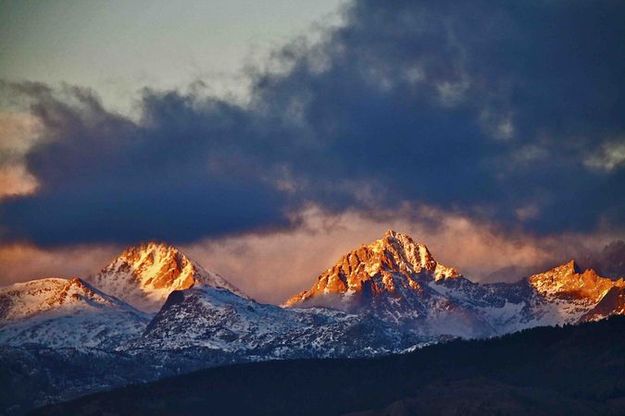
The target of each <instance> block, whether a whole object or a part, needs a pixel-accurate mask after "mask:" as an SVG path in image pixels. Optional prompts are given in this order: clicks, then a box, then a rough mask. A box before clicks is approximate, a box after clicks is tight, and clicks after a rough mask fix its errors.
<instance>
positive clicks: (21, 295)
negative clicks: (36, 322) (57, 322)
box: [0, 278, 125, 322]
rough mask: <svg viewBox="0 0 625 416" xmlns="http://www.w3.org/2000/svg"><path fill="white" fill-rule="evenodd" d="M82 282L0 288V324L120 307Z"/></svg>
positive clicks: (48, 281) (59, 280)
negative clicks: (78, 310)
mask: <svg viewBox="0 0 625 416" xmlns="http://www.w3.org/2000/svg"><path fill="white" fill-rule="evenodd" d="M123 306H125V305H124V303H123V302H120V301H119V300H118V299H115V298H113V297H110V296H107V295H106V294H104V293H102V292H100V291H99V290H97V289H95V288H93V287H91V286H90V285H89V284H87V283H85V282H84V281H82V280H81V279H78V278H72V279H63V278H47V279H39V280H31V281H29V282H25V283H16V284H13V285H10V286H7V287H3V288H1V289H0V322H9V321H14V320H19V319H25V318H28V317H31V316H34V315H37V314H40V313H42V312H47V311H51V310H55V309H58V308H64V309H71V308H91V309H97V308H101V307H123Z"/></svg>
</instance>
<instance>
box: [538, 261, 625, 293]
mask: <svg viewBox="0 0 625 416" xmlns="http://www.w3.org/2000/svg"><path fill="white" fill-rule="evenodd" d="M528 282H529V284H530V285H531V286H532V287H534V289H535V290H536V291H537V292H539V293H541V294H542V295H545V296H548V297H559V298H567V299H570V298H577V299H580V300H586V301H588V302H593V303H596V302H598V301H599V300H600V299H601V298H602V297H603V296H604V295H605V294H606V293H607V292H608V291H609V290H610V289H611V288H612V287H622V286H624V282H623V279H620V280H611V279H608V278H605V277H601V276H599V275H598V274H597V273H596V272H595V271H594V270H592V269H587V270H584V271H582V270H581V269H580V268H579V267H578V265H577V264H576V263H575V261H574V260H570V261H568V262H567V263H564V264H562V265H560V266H556V267H554V268H553V269H551V270H548V271H546V272H543V273H538V274H535V275H532V276H530V277H529V278H528Z"/></svg>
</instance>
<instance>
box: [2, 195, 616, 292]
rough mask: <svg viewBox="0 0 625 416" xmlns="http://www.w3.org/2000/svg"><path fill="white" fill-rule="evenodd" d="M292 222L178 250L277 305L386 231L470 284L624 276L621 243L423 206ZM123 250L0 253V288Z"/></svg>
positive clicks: (83, 267) (88, 265) (312, 214)
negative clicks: (554, 271) (567, 271)
mask: <svg viewBox="0 0 625 416" xmlns="http://www.w3.org/2000/svg"><path fill="white" fill-rule="evenodd" d="M415 212H417V214H416V215H415ZM298 222H299V224H300V225H299V226H298V227H296V228H290V229H287V230H282V231H276V232H273V233H246V234H239V235H237V236H230V237H223V238H216V239H205V240H201V241H198V242H194V243H191V244H188V245H184V246H182V247H181V248H182V250H183V251H184V252H185V253H187V254H188V255H190V256H191V257H192V258H194V259H195V260H197V261H198V262H199V263H200V264H202V265H203V266H205V267H206V268H207V269H209V270H213V271H217V272H219V273H221V274H222V275H223V276H225V277H226V278H227V279H228V280H230V281H231V282H232V283H234V284H235V285H236V286H238V287H239V288H241V289H242V290H244V291H245V292H246V293H248V294H250V295H251V296H253V297H255V298H257V299H259V300H261V301H266V302H271V303H281V302H283V301H284V300H285V299H286V298H288V297H290V296H291V295H293V294H294V293H297V292H299V291H301V290H302V289H304V288H308V287H309V286H310V285H311V284H312V282H314V279H315V278H316V277H317V276H318V275H319V274H320V273H321V272H323V271H324V270H325V269H326V268H328V267H330V266H332V265H333V264H334V263H335V262H336V261H337V260H338V258H339V257H340V256H342V255H343V254H345V253H346V252H348V251H349V250H352V249H354V248H357V247H358V246H359V245H360V244H364V243H368V242H370V241H372V240H375V239H377V238H380V237H381V236H382V234H383V233H384V232H385V231H386V230H387V229H388V228H393V229H395V230H397V231H401V232H406V233H408V234H410V235H412V236H413V237H414V238H415V239H416V240H418V241H421V242H423V243H425V244H426V245H427V246H428V247H429V248H430V250H431V252H432V253H433V255H434V256H435V258H436V259H437V260H438V261H440V262H441V263H443V264H446V265H450V266H454V267H457V268H458V269H459V270H460V271H461V272H462V273H464V274H465V275H466V276H467V277H469V278H470V279H472V280H474V281H482V282H486V281H515V280H517V279H519V278H521V277H523V276H526V275H528V274H530V273H532V272H538V271H543V270H546V269H547V268H548V267H551V266H553V265H555V264H559V263H562V262H564V261H567V260H569V259H570V258H576V259H577V260H578V261H579V262H580V263H581V265H582V266H583V267H595V268H598V269H599V271H601V272H604V273H606V275H611V276H625V243H623V242H622V241H621V242H620V243H618V242H615V243H613V244H612V245H611V246H610V249H609V250H604V251H603V252H601V248H602V247H604V246H605V245H606V243H608V242H610V241H612V239H613V238H615V237H614V235H610V234H604V235H600V236H599V235H593V236H589V235H584V234H567V235H558V236H532V235H529V234H509V233H506V232H504V231H503V230H501V229H497V228H495V227H493V226H492V225H489V224H486V223H478V222H475V221H473V220H471V219H469V218H466V217H461V216H458V215H453V214H449V213H443V212H440V211H437V210H435V209H432V208H424V207H421V208H414V207H402V208H400V209H397V210H392V211H386V212H380V213H379V214H378V216H377V217H375V218H373V217H371V216H370V215H364V214H362V213H358V212H355V211H349V212H344V213H341V214H333V213H328V212H325V211H323V210H321V209H320V208H318V207H308V208H307V209H306V210H305V211H303V212H302V213H301V215H300V218H299V220H298ZM123 248H124V247H123V246H120V245H113V246H110V245H107V246H100V245H89V246H85V245H81V246H74V247H63V248H54V249H41V248H36V247H33V246H25V245H9V246H4V247H0V264H2V266H3V267H2V268H3V275H2V277H1V280H0V285H3V284H8V283H11V282H15V281H23V280H30V279H33V278H41V277H48V276H55V275H56V276H66V277H68V276H86V275H88V274H91V273H94V272H97V271H98V270H99V269H100V268H101V267H103V266H104V265H106V264H107V263H108V262H109V261H110V260H111V259H112V258H113V257H114V256H115V255H117V254H118V253H119V252H120V251H121V250H122V249H123Z"/></svg>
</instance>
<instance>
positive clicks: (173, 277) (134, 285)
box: [87, 242, 243, 313]
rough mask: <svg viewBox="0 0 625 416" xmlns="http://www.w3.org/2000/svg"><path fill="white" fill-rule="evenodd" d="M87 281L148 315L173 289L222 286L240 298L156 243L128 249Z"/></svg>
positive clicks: (214, 276) (195, 265) (218, 280)
mask: <svg viewBox="0 0 625 416" xmlns="http://www.w3.org/2000/svg"><path fill="white" fill-rule="evenodd" d="M87 280H88V281H89V282H91V283H92V284H93V285H94V286H96V287H98V288H99V289H101V290H102V291H104V292H106V293H108V294H110V295H113V296H116V297H118V298H120V299H123V300H124V301H125V302H127V303H129V304H131V305H133V306H134V307H136V308H137V309H140V310H142V311H145V312H150V313H152V312H157V311H158V310H159V309H160V307H161V306H162V305H163V303H165V299H167V296H169V294H170V293H171V292H173V291H174V290H184V289H189V288H191V287H194V286H196V285H203V286H210V287H221V288H225V289H228V290H230V291H231V292H233V293H237V294H239V295H241V296H243V295H242V294H241V293H240V292H239V290H238V289H237V288H235V287H234V286H232V285H231V284H230V283H229V282H228V281H227V280H226V279H224V278H223V277H221V276H220V275H218V274H217V273H212V272H209V271H207V270H205V269H204V268H203V267H202V266H200V265H199V264H198V263H196V262H195V261H193V260H191V259H189V258H188V257H187V256H185V255H184V254H183V253H182V252H181V251H179V250H178V249H177V248H175V247H173V246H170V245H168V244H165V243H157V242H149V243H144V244H141V245H138V246H133V247H129V248H127V249H126V250H125V251H124V252H123V253H122V254H121V255H120V256H118V257H117V258H115V259H114V260H113V261H111V263H110V264H109V265H108V266H106V267H105V268H104V269H102V271H101V272H100V273H98V274H96V275H94V276H90V277H88V278H87Z"/></svg>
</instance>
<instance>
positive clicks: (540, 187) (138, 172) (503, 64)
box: [0, 0, 625, 303]
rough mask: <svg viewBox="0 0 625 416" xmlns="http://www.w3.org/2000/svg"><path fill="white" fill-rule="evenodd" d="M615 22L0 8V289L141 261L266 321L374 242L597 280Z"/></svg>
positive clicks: (606, 238)
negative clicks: (258, 306) (172, 268)
mask: <svg viewBox="0 0 625 416" xmlns="http://www.w3.org/2000/svg"><path fill="white" fill-rule="evenodd" d="M623 21H625V4H623V3H622V2H617V1H581V0H574V1H569V2H559V1H530V2H516V1H498V2H494V1H481V0H475V1H471V2H460V3H458V2H448V1H441V2H427V1H398V2H392V3H391V2H386V1H380V0H361V1H358V0H351V1H341V2H338V1H329V0H328V1H318V2H303V1H302V2H299V1H297V2H296V1H289V2H286V1H284V2H283V1H277V0H272V1H267V2H251V1H249V2H248V1H242V0H240V1H229V2H217V1H209V2H191V1H189V2H182V3H178V2H176V4H175V5H174V4H173V3H171V2H140V1H136V2H106V3H102V2H91V1H81V2H72V1H60V2H39V3H35V2H10V1H9V2H7V1H2V2H0V270H2V272H0V273H2V274H1V275H0V282H2V283H6V284H8V283H11V282H15V281H23V280H28V279H32V278H40V277H45V276H50V275H60V276H67V275H79V276H80V275H85V274H89V273H92V272H95V271H97V270H98V269H100V268H101V267H103V266H104V265H105V264H106V263H107V262H108V261H109V260H110V259H111V258H112V257H113V256H114V255H115V254H116V253H117V252H118V251H119V250H121V249H122V248H124V247H125V246H128V245H131V244H135V243H137V242H140V241H145V240H150V239H155V240H163V241H168V242H170V243H172V244H175V245H177V246H180V247H182V248H183V250H184V251H185V252H188V253H189V254H191V255H192V257H194V258H195V259H197V260H198V261H199V262H200V263H202V264H203V265H205V266H206V267H209V268H211V269H213V270H215V271H218V272H220V273H221V274H223V275H224V276H226V277H227V278H229V280H231V281H232V282H233V283H235V284H236V285H238V286H239V287H241V288H242V289H244V290H246V291H247V292H248V293H250V295H252V296H255V297H257V298H258V299H260V300H264V301H268V302H274V303H279V302H280V301H281V300H284V299H286V298H287V297H289V295H291V294H292V293H293V292H296V291H299V290H302V289H304V288H305V287H307V286H310V285H311V284H312V282H313V281H314V278H315V276H316V275H318V274H319V273H320V272H322V271H323V270H325V269H327V268H328V267H330V266H331V265H332V264H333V262H334V261H336V259H337V258H338V257H339V256H340V255H341V254H343V253H345V252H346V251H348V250H350V249H352V248H355V247H358V246H359V245H360V244H362V243H366V242H368V241H371V240H374V239H376V238H379V237H380V236H381V235H382V233H383V232H384V231H385V230H386V229H388V228H394V229H396V230H397V231H401V232H406V233H409V234H411V235H412V236H413V237H414V238H415V239H416V240H418V241H421V242H424V243H425V244H427V245H428V247H430V249H431V251H432V252H433V254H434V256H435V257H436V258H437V259H439V261H441V262H442V263H445V264H448V265H450V266H454V267H457V268H458V269H459V270H460V271H461V272H463V273H464V274H465V275H467V276H469V277H470V278H472V279H473V280H476V281H494V280H508V281H509V280H516V279H518V278H520V277H522V276H523V275H524V274H527V273H530V272H532V271H538V270H540V269H541V268H544V267H548V266H550V265H554V264H556V263H557V262H561V261H565V260H568V258H571V257H575V258H578V259H579V260H580V261H582V262H583V261H586V262H587V263H589V264H591V263H592V264H596V261H595V260H594V259H597V258H600V257H601V253H604V252H605V250H604V247H606V246H607V245H608V244H610V243H613V244H612V245H611V246H609V247H620V246H618V245H615V244H614V242H615V241H619V240H622V239H623V237H624V234H625V117H624V116H625V79H624V78H623V76H622V74H624V73H625V42H623V39H625V26H623V25H622V22H623ZM603 258H607V257H606V256H604V257H603Z"/></svg>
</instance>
